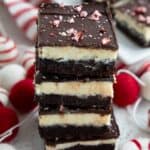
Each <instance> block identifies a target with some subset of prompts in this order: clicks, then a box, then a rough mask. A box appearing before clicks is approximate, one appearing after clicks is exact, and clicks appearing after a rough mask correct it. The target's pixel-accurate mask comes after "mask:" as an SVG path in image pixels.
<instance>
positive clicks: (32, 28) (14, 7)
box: [4, 0, 38, 41]
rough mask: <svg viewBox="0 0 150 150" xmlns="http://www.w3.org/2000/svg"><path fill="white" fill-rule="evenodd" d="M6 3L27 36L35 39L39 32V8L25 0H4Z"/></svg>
mask: <svg viewBox="0 0 150 150" xmlns="http://www.w3.org/2000/svg"><path fill="white" fill-rule="evenodd" d="M4 4H5V5H6V6H7V8H8V11H9V13H10V14H11V16H12V17H13V18H14V19H15V21H16V24H17V25H18V27H19V28H21V29H22V31H23V32H24V33H25V35H26V37H27V38H28V39H30V40H32V41H34V40H35V38H36V34H37V25H36V20H37V16H38V8H36V7H34V6H33V5H32V4H30V3H27V2H24V1H23V0H11V1H10V0H4Z"/></svg>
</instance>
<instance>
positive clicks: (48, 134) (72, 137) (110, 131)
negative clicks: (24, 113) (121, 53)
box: [39, 113, 119, 143]
mask: <svg viewBox="0 0 150 150" xmlns="http://www.w3.org/2000/svg"><path fill="white" fill-rule="evenodd" d="M58 115H59V114H58ZM62 117H63V116H62ZM82 117H84V116H82ZM89 117H91V116H90V113H89ZM51 119H52V118H51ZM74 119H76V121H77V122H78V120H77V119H78V118H76V117H75V118H74ZM85 119H86V118H85ZM92 119H93V118H91V122H92V121H93V120H92ZM81 121H82V120H81ZM84 121H85V120H84ZM39 131H40V135H41V136H42V138H44V139H45V140H48V141H51V142H52V143H53V142H54V143H55V142H56V143H61V142H72V141H77V140H83V141H87V140H93V139H112V138H118V136H119V130H118V127H117V125H116V122H115V119H114V118H112V119H111V125H103V126H101V125H100V126H95V122H93V123H92V124H91V125H90V124H89V123H88V124H87V125H82V126H81V125H80V126H79V125H64V124H61V126H60V125H53V126H41V125H40V126H39Z"/></svg>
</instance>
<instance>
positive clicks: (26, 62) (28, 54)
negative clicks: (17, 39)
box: [21, 50, 35, 70]
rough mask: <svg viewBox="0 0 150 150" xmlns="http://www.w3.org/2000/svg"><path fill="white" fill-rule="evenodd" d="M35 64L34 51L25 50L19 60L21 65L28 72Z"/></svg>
mask: <svg viewBox="0 0 150 150" xmlns="http://www.w3.org/2000/svg"><path fill="white" fill-rule="evenodd" d="M34 63H35V51H32V50H27V51H25V53H24V56H23V58H22V59H21V65H22V66H23V67H24V68H25V69H26V70H28V69H29V68H30V67H31V66H32V65H33V64H34Z"/></svg>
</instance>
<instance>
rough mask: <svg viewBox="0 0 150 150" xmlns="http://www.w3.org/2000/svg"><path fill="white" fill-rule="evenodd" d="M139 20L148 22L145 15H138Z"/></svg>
mask: <svg viewBox="0 0 150 150" xmlns="http://www.w3.org/2000/svg"><path fill="white" fill-rule="evenodd" d="M138 21H140V22H146V17H144V16H143V15H139V16H138Z"/></svg>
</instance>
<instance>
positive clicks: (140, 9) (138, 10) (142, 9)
mask: <svg viewBox="0 0 150 150" xmlns="http://www.w3.org/2000/svg"><path fill="white" fill-rule="evenodd" d="M134 11H135V12H136V13H137V14H145V13H146V12H147V8H146V7H144V6H138V7H136V8H135V9H134Z"/></svg>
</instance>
